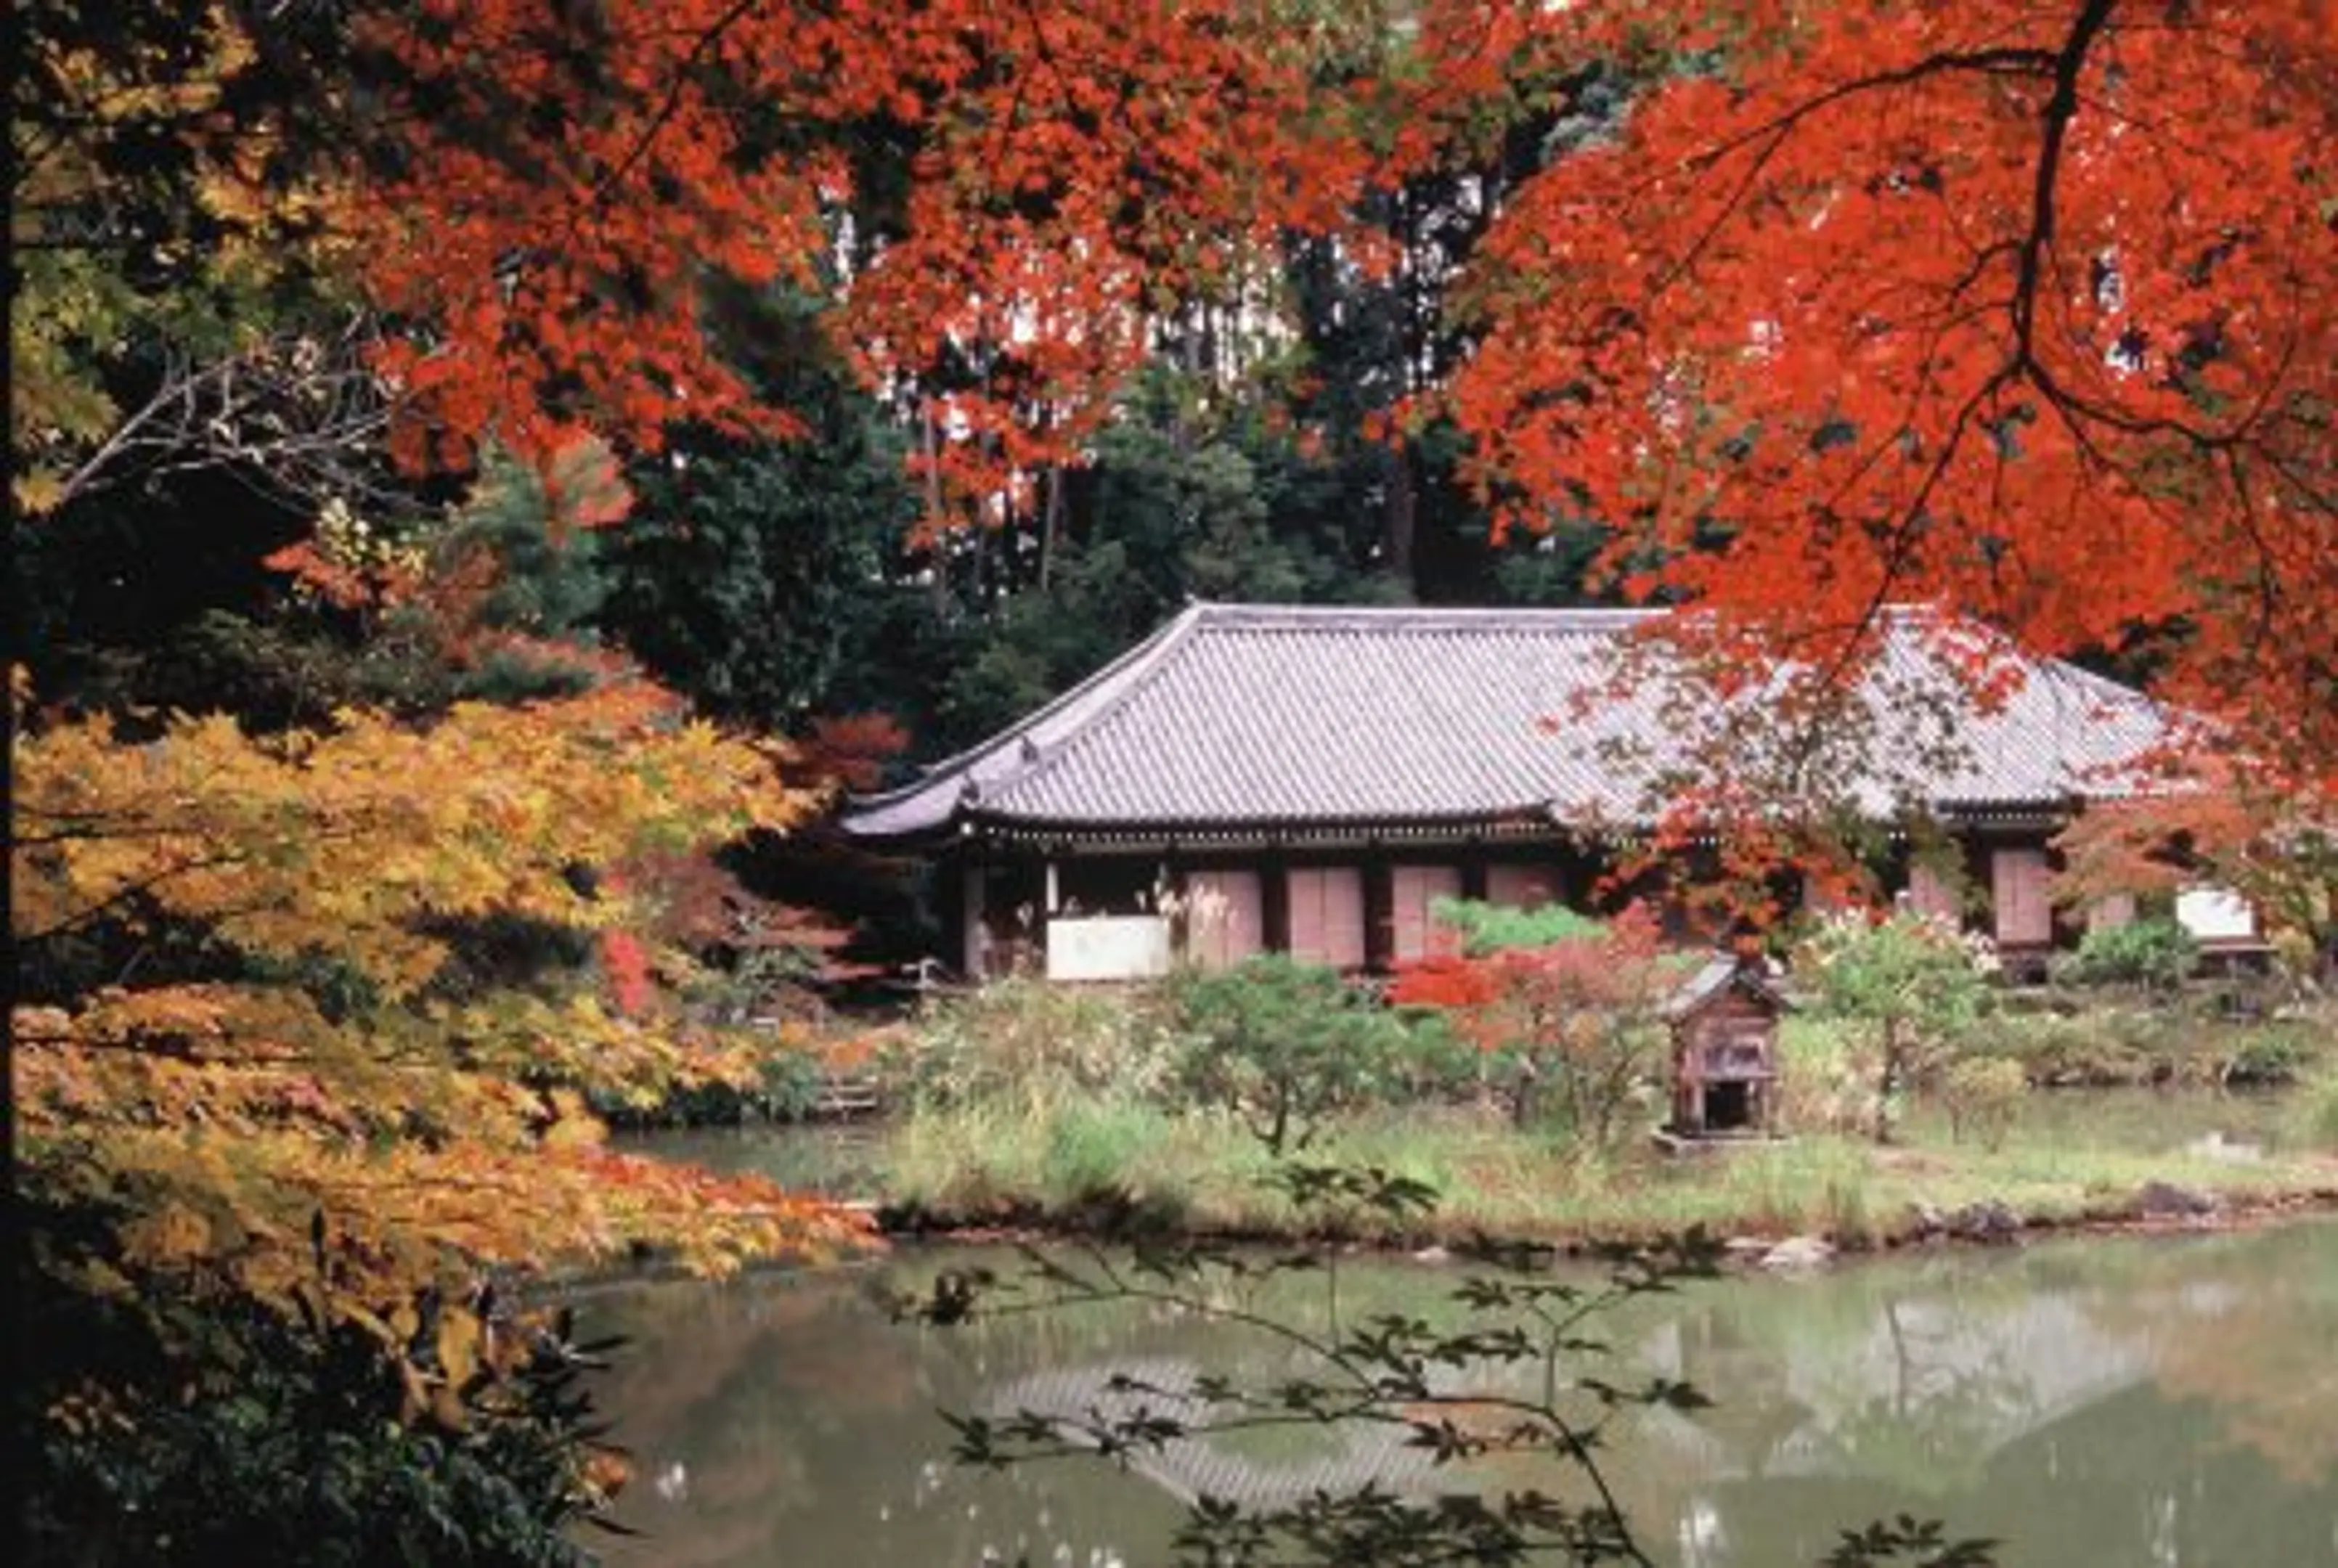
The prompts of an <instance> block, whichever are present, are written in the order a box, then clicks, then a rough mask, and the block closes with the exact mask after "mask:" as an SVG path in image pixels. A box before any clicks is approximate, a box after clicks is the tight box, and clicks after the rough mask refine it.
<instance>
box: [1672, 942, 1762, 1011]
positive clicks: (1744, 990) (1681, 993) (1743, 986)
mask: <svg viewBox="0 0 2338 1568" xmlns="http://www.w3.org/2000/svg"><path fill="white" fill-rule="evenodd" d="M1733 991H1734V992H1737V993H1740V994H1741V995H1747V996H1752V997H1753V998H1755V999H1756V1000H1758V1001H1762V1002H1766V1003H1768V1004H1769V1005H1771V1006H1773V1007H1775V1008H1778V1009H1779V1010H1780V1011H1782V1012H1783V1011H1786V1010H1788V1009H1790V1008H1792V1007H1793V1003H1792V1002H1790V1001H1789V1000H1788V999H1787V997H1786V994H1785V993H1784V992H1783V991H1781V990H1779V989H1778V987H1777V986H1776V985H1773V984H1772V983H1771V980H1770V977H1769V975H1766V974H1764V973H1763V970H1762V969H1761V967H1760V965H1759V961H1758V960H1748V959H1744V958H1739V957H1737V956H1734V955H1732V954H1727V953H1716V954H1714V956H1712V957H1711V958H1710V959H1708V960H1706V962H1705V964H1704V967H1703V968H1701V969H1699V970H1698V971H1697V972H1696V973H1695V974H1694V975H1690V976H1689V977H1688V979H1687V980H1686V981H1685V982H1683V984H1682V985H1681V988H1680V989H1679V990H1677V991H1675V992H1674V993H1673V994H1672V995H1670V996H1667V997H1665V1005H1664V1015H1665V1017H1666V1018H1668V1019H1670V1020H1672V1021H1673V1022H1675V1023H1678V1022H1679V1021H1680V1020H1682V1019H1684V1018H1689V1017H1694V1016H1695V1014H1698V1013H1701V1012H1703V1011H1704V1009H1705V1008H1707V1007H1709V1006H1711V1005H1713V1004H1714V1003H1715V1002H1717V1001H1719V1000H1720V999H1721V998H1722V997H1724V996H1726V995H1729V994H1730V993H1731V992H1733Z"/></svg>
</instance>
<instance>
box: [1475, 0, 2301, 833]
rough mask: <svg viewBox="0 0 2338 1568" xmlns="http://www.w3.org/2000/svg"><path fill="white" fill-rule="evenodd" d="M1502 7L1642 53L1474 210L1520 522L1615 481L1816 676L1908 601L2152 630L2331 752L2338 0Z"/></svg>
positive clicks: (2247, 718) (2184, 678)
mask: <svg viewBox="0 0 2338 1568" xmlns="http://www.w3.org/2000/svg"><path fill="white" fill-rule="evenodd" d="M1458 9H1460V10H1469V9H1472V8H1471V7H1468V6H1461V7H1458ZM1510 25H1511V27H1512V28H1513V30H1514V32H1515V33H1516V34H1518V37H1521V38H1522V37H1525V36H1528V35H1533V36H1535V37H1537V38H1538V39H1539V40H1540V41H1541V42H1542V44H1543V45H1544V46H1545V47H1548V46H1551V44H1552V41H1553V40H1555V39H1564V40H1566V41H1567V43H1569V44H1571V45H1572V46H1573V47H1574V48H1576V49H1577V50H1578V51H1580V52H1581V54H1583V55H1584V56H1585V57H1586V58H1607V59H1614V60H1637V61H1639V62H1642V63H1643V69H1644V71H1645V78H1644V85H1642V87H1641V88H1640V90H1639V91H1638V92H1637V93H1636V94H1635V95H1634V96H1633V97H1632V98H1631V99H1630V101H1629V103H1628V104H1627V105H1626V108H1625V109H1624V111H1623V112H1622V113H1620V114H1619V115H1617V116H1616V117H1615V119H1614V120H1613V122H1610V123H1606V124H1604V125H1601V126H1598V127H1596V129H1595V132H1594V133H1593V134H1591V135H1589V136H1588V137H1587V138H1586V145H1583V146H1581V147H1580V148H1579V149H1578V150H1577V151H1575V152H1571V153H1570V154H1568V155H1567V156H1564V157H1560V158H1557V159H1556V160H1554V161H1552V162H1550V163H1549V165H1548V166H1547V169H1546V171H1544V172H1543V173H1542V174H1540V175H1539V176H1538V177H1537V178H1536V179H1535V180H1533V181H1529V182H1528V184H1526V185H1525V186H1524V187H1523V188H1522V189H1521V190H1520V191H1518V193H1517V194H1516V197H1515V199H1514V200H1513V201H1512V202H1511V204H1510V206H1509V207H1508V210H1507V211H1505V212H1504V213H1503V214H1502V215H1501V217H1500V219H1499V220H1498V223H1497V224H1496V226H1495V228H1494V230H1493V231H1492V232H1491V233H1490V234H1489V235H1488V240H1487V241H1486V244H1485V246H1484V250H1483V257H1482V260H1481V265H1480V270H1479V274H1478V277H1477V279H1475V285H1474V286H1475V289H1476V290H1477V297H1478V303H1479V306H1480V308H1481V309H1483V311H1484V312H1485V315H1486V326H1485V338H1484V341H1483V343H1482V345H1481V347H1480V349H1479V351H1478V354H1477V355H1476V356H1475V358H1473V359H1472V361H1471V362H1470V363H1469V365H1468V366H1467V367H1465V368H1463V370H1462V371H1461V372H1460V374H1459V377H1457V379H1456V381H1455V383H1454V385H1453V386H1452V387H1451V388H1450V389H1449V394H1450V401H1451V406H1452V407H1453V408H1454V409H1455V410H1456V411H1457V413H1458V414H1459V417H1460V419H1461V421H1462V422H1463V424H1464V425H1465V426H1466V427H1467V428H1468V429H1469V431H1470V432H1471V433H1472V434H1473V435H1474V436H1476V437H1477V439H1478V442H1479V443H1480V447H1481V456H1482V459H1483V468H1482V476H1483V477H1484V478H1485V480H1486V482H1487V483H1488V485H1489V487H1490V488H1491V489H1492V490H1493V493H1494V494H1496V495H1498V497H1500V498H1501V499H1502V501H1503V504H1504V507H1505V511H1506V514H1507V515H1508V518H1509V519H1510V520H1511V521H1512V522H1514V523H1518V524H1528V525H1533V524H1537V523H1538V522H1540V521H1541V520H1542V518H1543V516H1544V515H1545V509H1546V508H1547V506H1548V505H1550V504H1551V503H1552V502H1553V501H1554V500H1555V499H1557V498H1562V497H1564V498H1569V499H1571V500H1572V501H1573V502H1574V503H1575V504H1577V505H1581V504H1583V503H1585V502H1588V503H1589V504H1590V505H1592V506H1593V507H1595V508H1596V510H1597V512H1598V513H1599V515H1603V516H1605V517H1606V518H1608V519H1609V520H1611V521H1612V522H1613V523H1615V524H1616V525H1617V532H1616V535H1615V539H1614V543H1613V544H1612V547H1611V549H1610V551H1609V556H1608V559H1609V564H1611V566H1613V567H1614V568H1615V569H1616V571H1617V572H1618V573H1620V574H1623V575H1624V576H1625V579H1626V586H1627V587H1628V588H1630V589H1631V590H1632V591H1633V592H1634V593H1637V594H1640V595H1644V596H1654V595H1659V594H1661V595H1664V596H1665V597H1668V598H1673V599H1679V600H1686V601H1689V602H1693V603H1699V604H1702V605H1704V606H1706V607H1709V608H1711V609H1713V610H1714V611H1716V612H1719V613H1721V618H1722V619H1723V620H1724V621H1728V620H1734V621H1738V622H1753V623H1757V624H1758V625H1759V626H1760V627H1761V628H1762V629H1763V631H1764V632H1765V633H1767V638H1766V645H1767V646H1768V647H1769V648H1771V649H1772V650H1774V651H1783V652H1790V653H1794V654H1798V655H1802V656H1803V657H1805V658H1807V659H1809V660H1810V661H1811V662H1812V666H1813V668H1814V669H1815V670H1817V671H1819V672H1820V673H1821V674H1822V675H1832V674H1835V673H1839V671H1840V669H1841V668H1842V666H1843V665H1844V664H1846V663H1848V662H1855V661H1856V660H1858V659H1859V658H1860V657H1862V656H1863V655H1864V654H1865V653H1866V652H1870V651H1871V649H1872V647H1873V633H1874V631H1875V628H1876V621H1877V612H1878V611H1879V610H1880V609H1881V607H1882V606H1883V605H1884V604H1885V603H1888V602H1891V601H1893V600H1929V601H1937V602H1940V603H1946V604H1948V605H1950V606H1952V607H1955V608H1957V609H1959V610H1961V611H1965V612H1968V613H1974V614H1977V615H1979V616H1980V617H1982V618H1983V619H1985V620H1986V621H1988V622H1990V623H1993V624H1995V625H1998V626H1999V627H2002V628H2005V629H2007V630H2008V631H2009V632H2012V633H2013V634H2014V635H2015V636H2016V637H2018V638H2019V641H2020V642H2022V643H2024V644H2025V645H2027V646H2028V647H2029V648H2031V649H2033V650H2037V651H2042V652H2066V651H2071V650H2078V649H2087V648H2094V649H2122V648H2135V647H2137V646H2142V647H2146V648H2148V649H2149V650H2150V651H2151V652H2153V653H2154V654H2155V655H2156V657H2157V658H2158V659H2159V660H2160V661H2161V662H2162V665H2163V675H2162V679H2161V681H2160V689H2161V690H2162V691H2165V692H2166V693H2167V694H2169V695H2172V696H2174V697H2176V698H2177V699H2178V700H2180V701H2184V702H2186V703H2190V704H2195V705H2196V706H2197V707H2198V708H2200V709H2201V710H2202V711H2204V712H2206V713H2209V714H2212V715H2215V716H2216V717H2218V718H2220V719H2224V720H2232V721H2236V722H2237V723H2238V724H2239V726H2240V730H2239V739H2240V740H2244V741H2245V743H2246V745H2247V746H2248V747H2249V748H2250V749H2251V750H2252V752H2253V754H2254V755H2255V756H2256V757H2257V758H2258V759H2259V760H2260V761H2261V762H2262V763H2264V764H2266V765H2270V766H2274V767H2277V768H2280V769H2284V771H2285V772H2286V773H2287V775H2288V776H2289V777H2290V778H2291V779H2292V780H2293V781H2294V783H2295V784H2296V785H2298V786H2300V787H2304V788H2312V789H2320V790H2323V791H2325V792H2326V791H2328V790H2330V789H2333V787H2338V466H2333V453H2338V446H2333V431H2332V424H2331V421H2332V417H2333V413H2332V410H2333V403H2338V326H2333V313H2332V310H2331V309H2330V304H2329V301H2330V299H2331V298H2332V297H2333V289H2338V232H2334V231H2333V224H2338V205H2333V202H2338V162H2333V158H2332V156H2331V153H2330V151H2329V149H2330V148H2331V146H2332V145H2333V132H2338V12H2333V9H2332V7H2331V5H2329V4H2327V3H2326V0H2058V3H2056V4H2052V5H2034V4H2026V3H2021V0H1957V3H1955V4H1947V3H1939V0H1920V3H1916V4H1890V5H1880V4H1865V3H1861V4H1853V5H1824V6H1813V5H1803V4H1801V3H1799V0H1742V3H1740V4H1736V5H1729V6H1725V7H1702V6H1683V5H1671V4H1654V3H1647V0H1609V3H1604V4H1603V3H1599V0H1589V3H1586V4H1582V5H1572V6H1566V7H1542V8H1537V9H1536V10H1535V12H1534V14H1533V15H1531V16H1530V17H1529V16H1528V15H1525V14H1524V13H1523V12H1520V13H1518V14H1516V15H1511V16H1510ZM1513 42H1514V43H1515V40H1514V41H1513Z"/></svg>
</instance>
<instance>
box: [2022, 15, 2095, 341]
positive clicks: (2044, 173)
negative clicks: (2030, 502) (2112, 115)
mask: <svg viewBox="0 0 2338 1568" xmlns="http://www.w3.org/2000/svg"><path fill="white" fill-rule="evenodd" d="M2117 3H2118V0H2086V5H2085V8H2084V9H2082V10H2081V11H2080V12H2079V13H2078V21H2077V23H2076V24H2075V25H2072V27H2071V29H2070V35H2069V36H2068V38H2066V39H2065V40H2063V43H2062V48H2061V52H2060V53H2059V54H2057V55H2056V56H2055V57H2054V66H2053V69H2054V91H2053V93H2052V95H2051V96H2049V97H2048V99H2047V100H2046V107H2045V108H2044V109H2043V110H2042V111H2040V113H2039V116H2038V117H2039V120H2040V122H2041V124H2042V127H2043V129H2042V132H2041V133H2040V136H2039V139H2038V176H2037V180H2036V181H2035V182H2034V184H2033V185H2032V188H2031V192H2030V206H2029V234H2028V235H2027V236H2026V237H2025V238H2024V239H2023V240H2022V241H2021V244H2020V248H2019V251H2018V252H2017V256H2016V260H2015V263H2014V286H2013V287H2014V292H2013V336H2014V344H2015V350H2016V355H2017V362H2018V363H2019V364H2022V365H2029V364H2031V363H2033V362H2034V359H2035V355H2034V354H2033V352H2032V347H2033V344H2034V342H2035V335H2036V329H2037V309H2038V277H2039V274H2040V273H2041V271H2042V270H2043V269H2044V264H2045V256H2046V252H2047V250H2048V249H2049V248H2050V247H2051V246H2052V244H2053V242H2054V230H2055V205H2054V199H2055V187H2056V186H2057V185H2058V183H2059V181H2060V180H2061V176H2062V147H2063V143H2064V142H2066V141H2067V140H2068V135H2069V131H2070V122H2071V120H2072V119H2074V118H2075V117H2076V116H2077V114H2078V75H2079V73H2080V72H2081V71H2082V70H2083V69H2084V68H2085V66H2086V63H2087V50H2089V49H2091V48H2092V47H2093V46H2094V43H2095V40H2096V38H2097V37H2098V36H2100V35H2101V33H2102V30H2103V25H2104V24H2105V23H2107V22H2108V21H2109V20H2110V15H2111V12H2112V10H2113V8H2114V7H2116V5H2117Z"/></svg>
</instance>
